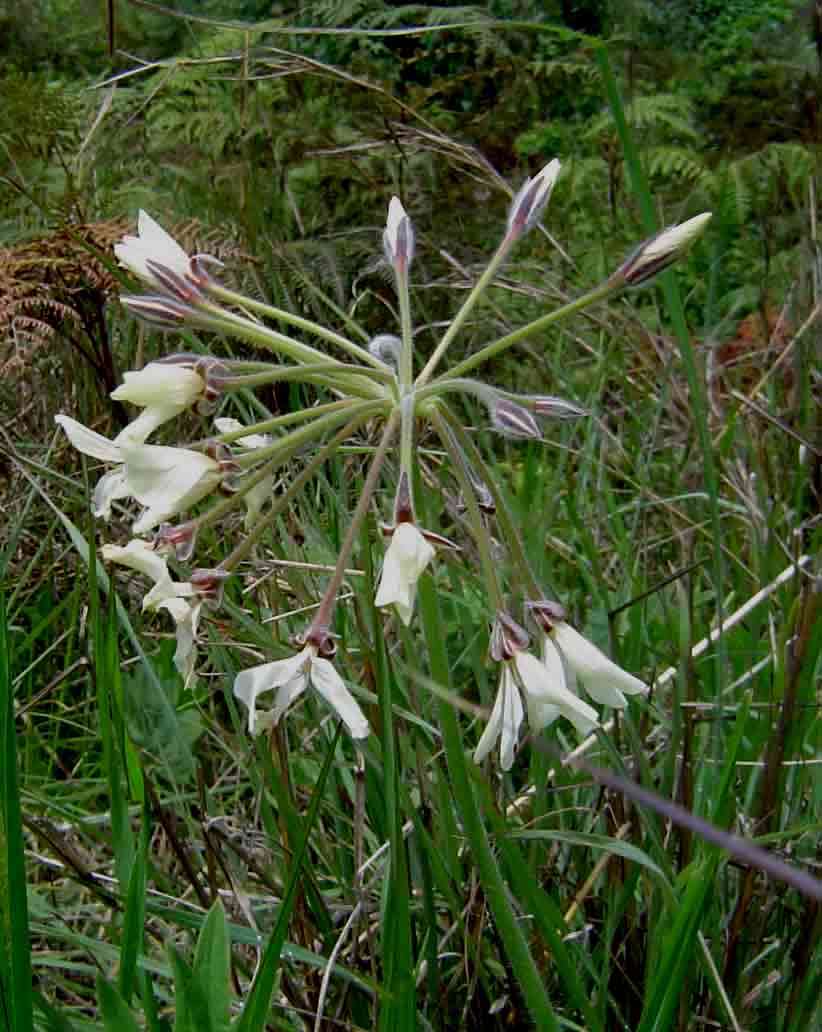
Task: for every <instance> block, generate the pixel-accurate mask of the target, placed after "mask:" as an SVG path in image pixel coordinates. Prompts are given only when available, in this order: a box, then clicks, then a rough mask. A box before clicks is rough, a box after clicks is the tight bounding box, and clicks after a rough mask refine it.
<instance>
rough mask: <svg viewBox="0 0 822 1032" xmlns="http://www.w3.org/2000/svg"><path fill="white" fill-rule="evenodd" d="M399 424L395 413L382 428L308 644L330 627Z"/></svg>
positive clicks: (312, 625) (313, 622)
mask: <svg viewBox="0 0 822 1032" xmlns="http://www.w3.org/2000/svg"><path fill="white" fill-rule="evenodd" d="M398 421H399V413H398V411H397V409H394V411H393V412H392V413H391V415H390V416H389V418H388V421H387V422H386V424H385V429H384V430H383V433H382V439H381V440H380V443H379V445H378V446H377V450H376V451H375V452H374V458H373V459H372V460H371V466H370V467H369V470H368V475H367V476H366V478H365V483H364V484H363V487H362V492H361V494H360V497H359V501H358V502H357V507H356V508H355V509H354V513H353V515H352V516H351V523H350V524H349V526H348V530H347V531H346V534H345V538H344V539H343V543H342V545H341V547H340V554H339V555H338V556H337V565H336V566H335V567H334V573H333V574H332V576H331V580H330V582H329V584H328V587H327V588H326V589H325V594H324V595H323V599H322V602H321V603H320V607H319V609H318V610H317V613H316V615H315V617H314V619H313V620H312V621H311V626H310V627H309V629H308V631H307V632H306V635H305V637H306V639H307V640H309V639H310V638H311V637H312V635H314V634H322V632H323V631H325V630H327V629H328V627H329V626H330V624H331V617H332V615H333V613H334V606H335V604H336V601H337V592H338V591H339V590H340V585H341V584H342V582H343V577H344V576H345V570H346V567H347V566H348V560H349V558H350V556H351V550H352V549H353V547H354V541H355V540H356V536H357V533H358V531H359V527H360V524H361V523H362V521H363V519H364V518H365V516H366V513H367V512H368V506H369V505H370V504H371V498H372V496H373V494H374V491H375V490H376V487H377V483H378V481H379V477H380V470H381V469H382V464H383V462H384V461H385V456H386V455H387V454H388V448H389V445H390V444H391V441H392V439H393V437H394V432H395V431H396V429H397V423H398Z"/></svg>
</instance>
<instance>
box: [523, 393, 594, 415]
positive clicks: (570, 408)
mask: <svg viewBox="0 0 822 1032" xmlns="http://www.w3.org/2000/svg"><path fill="white" fill-rule="evenodd" d="M523 400H524V399H523ZM527 401H528V402H529V406H530V408H531V410H532V411H533V412H535V413H536V414H537V415H538V416H543V417H545V418H548V419H579V418H580V417H581V416H587V415H588V411H587V410H586V409H584V408H580V407H579V405H575V404H574V403H573V402H571V401H566V400H565V399H564V398H555V397H554V396H553V395H551V394H537V395H535V396H534V397H532V398H528V399H527Z"/></svg>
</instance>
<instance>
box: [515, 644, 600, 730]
mask: <svg viewBox="0 0 822 1032" xmlns="http://www.w3.org/2000/svg"><path fill="white" fill-rule="evenodd" d="M514 663H515V664H516V668H517V673H518V674H519V676H520V678H521V679H522V685H523V688H524V690H525V697H526V700H528V702H529V712H531V710H533V712H534V720H535V723H533V724H532V725H531V730H532V731H539V730H540V728H541V727H544V726H545V725H544V724H540V720H541V719H542V718H543V717H544V716H545V707H546V706H556V707H557V708H558V709H559V712H560V714H561V715H562V716H563V717H565V718H566V720H570V721H571V723H572V724H573V725H574V727H575V728H576V729H577V731H578V732H579V733H580V734H581V735H588V734H590V733H591V731H593V729H594V728H595V727H596V726H597V725H598V724H599V718H598V716H597V712H596V710H595V709H594V708H593V707H592V706H589V705H588V703H587V702H583V701H582V699H580V698H579V697H578V696H576V695H573V694H572V693H571V692H569V691H568V689H567V688H566V687H565V681H564V677H563V679H562V681H558V680H556V667H555V666H554V667H553V669H552V670H549V668H548V667H546V666H545V665H544V664H543V663H541V662H540V661H539V660H538V659H537V657H536V656H532V655H531V653H530V652H518V653H517V654H516V655H515V656H514ZM532 696H533V699H532V698H531V697H532ZM549 715H550V711H549ZM529 722H530V720H529Z"/></svg>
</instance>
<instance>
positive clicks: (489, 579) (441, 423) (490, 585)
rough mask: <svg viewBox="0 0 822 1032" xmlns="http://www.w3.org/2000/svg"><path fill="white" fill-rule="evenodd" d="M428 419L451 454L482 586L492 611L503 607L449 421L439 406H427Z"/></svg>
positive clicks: (471, 489)
mask: <svg viewBox="0 0 822 1032" xmlns="http://www.w3.org/2000/svg"><path fill="white" fill-rule="evenodd" d="M443 408H444V406H443ZM430 418H431V422H432V423H433V425H434V428H435V429H436V431H437V434H438V435H439V438H440V440H441V441H442V443H443V445H444V447H445V449H446V451H447V452H448V453H449V455H450V456H451V464H452V466H453V469H454V473H455V475H456V478H457V480H458V481H459V485H460V488H461V490H462V497H463V500H464V501H465V505H466V509H467V513H468V522H469V523H470V524H471V532H472V534H473V536H474V541H475V543H476V546H477V550H478V552H479V557H480V563H481V564H482V572H483V576H484V577H485V585H486V588H487V591H488V597H489V600H490V602H491V607H492V608H493V609H495V610H497V609H503V608H504V603H503V597H502V590H501V588H500V585H499V580H498V578H497V574H496V567H495V565H494V560H493V557H492V555H491V547H490V544H491V542H490V538H489V534H488V531H487V530H486V527H485V524H484V522H483V519H482V513H481V512H480V509H479V506H478V505H477V498H476V494H475V492H474V487H473V485H472V483H471V478H470V477H469V476H468V473H467V472H466V470H465V467H464V465H463V461H462V456H461V455H460V453H459V452H458V451H457V449H456V448H455V447H454V438H453V437H452V435H451V433H450V429H451V426H452V421H451V420H446V419H444V418H443V415H442V412H441V410H440V406H439V405H432V406H431V413H430ZM454 422H456V420H454Z"/></svg>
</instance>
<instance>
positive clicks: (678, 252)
mask: <svg viewBox="0 0 822 1032" xmlns="http://www.w3.org/2000/svg"><path fill="white" fill-rule="evenodd" d="M710 219H711V212H709V211H706V212H703V213H702V214H701V215H695V216H694V217H693V218H692V219H688V220H687V222H683V223H681V224H680V225H677V226H668V227H667V228H665V229H663V230H661V231H660V232H659V233H656V234H655V235H654V236H652V237H650V238H649V239H648V240H646V241H645V242H644V243H642V244H640V245H639V247H638V248H637V249H636V250H635V251H634V252H633V254H631V255H629V257H628V258H627V259H626V260H625V261H624V262H623V264H622V266H621V267H620V269H619V273H618V274H619V275H621V276H622V278H623V279H624V281H625V282H626V283H627V284H628V285H629V286H632V287H638V286H640V285H641V284H642V283H647V282H648V280H650V279H652V278H653V277H654V276H656V275H657V273H659V272H661V271H662V270H663V269H667V268H668V266H669V265H672V264H673V263H674V262H675V261H677V259H679V258H680V257H681V256H682V255H683V254H684V253H685V251H686V250H687V249H688V248H689V247H690V245H691V244H692V243H693V242H694V240H696V238H697V237H698V236H701V235H702V233H703V232H704V230H705V226H706V225H707V224H708V222H709V220H710Z"/></svg>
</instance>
